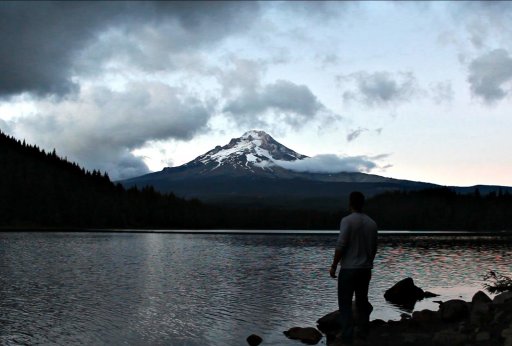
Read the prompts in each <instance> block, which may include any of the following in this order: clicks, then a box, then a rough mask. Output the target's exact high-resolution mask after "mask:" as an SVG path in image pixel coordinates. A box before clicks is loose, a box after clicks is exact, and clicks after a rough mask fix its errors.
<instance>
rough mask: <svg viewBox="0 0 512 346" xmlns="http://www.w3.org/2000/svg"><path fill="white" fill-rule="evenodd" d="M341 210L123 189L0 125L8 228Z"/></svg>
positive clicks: (329, 218) (282, 220)
mask: <svg viewBox="0 0 512 346" xmlns="http://www.w3.org/2000/svg"><path fill="white" fill-rule="evenodd" d="M337 219H338V216H337V215H335V214H333V213H325V212H319V211H314V210H280V209H251V208H222V207H219V206H209V205H205V204H203V203H201V202H199V201H198V200H185V199H182V198H178V197H176V196H174V195H173V194H160V193H158V192H156V191H155V190H154V189H153V188H152V187H146V188H143V189H141V190H139V189H136V188H130V189H128V190H127V189H125V188H124V187H123V186H122V185H121V184H114V183H112V182H111V181H110V179H109V177H108V175H107V174H106V173H104V174H102V173H101V172H99V171H96V170H94V171H92V172H90V171H86V170H84V169H83V168H81V167H80V166H79V165H77V164H75V163H70V162H68V161H67V160H65V159H62V158H60V157H59V156H58V155H57V154H56V152H55V151H53V152H51V153H49V152H45V151H44V150H41V149H39V148H38V147H36V146H33V145H28V144H26V143H25V142H24V141H23V142H21V141H19V140H16V139H15V138H13V137H10V136H7V135H5V134H3V133H1V132H0V227H3V228H39V227H58V228H168V229H200V228H230V229H236V228H242V229H244V228H245V229H249V228H253V229H258V228H261V229H304V228H306V229H307V228H332V227H333V225H335V224H336V222H337V221H336V220H337Z"/></svg>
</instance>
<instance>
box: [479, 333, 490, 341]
mask: <svg viewBox="0 0 512 346" xmlns="http://www.w3.org/2000/svg"><path fill="white" fill-rule="evenodd" d="M490 340H491V334H489V332H487V331H481V332H479V333H478V334H477V335H476V337H475V341H476V342H488V341H490Z"/></svg>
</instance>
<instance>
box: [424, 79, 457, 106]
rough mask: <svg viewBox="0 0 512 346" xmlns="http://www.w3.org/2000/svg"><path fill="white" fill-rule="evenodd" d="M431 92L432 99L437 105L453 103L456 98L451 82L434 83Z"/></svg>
mask: <svg viewBox="0 0 512 346" xmlns="http://www.w3.org/2000/svg"><path fill="white" fill-rule="evenodd" d="M430 91H431V93H432V99H433V100H434V102H435V103H437V104H440V103H443V102H451V101H452V100H453V97H454V92H453V88H452V83H451V82H450V81H442V82H437V83H432V84H431V85H430Z"/></svg>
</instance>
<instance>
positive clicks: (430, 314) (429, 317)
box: [412, 310, 439, 323]
mask: <svg viewBox="0 0 512 346" xmlns="http://www.w3.org/2000/svg"><path fill="white" fill-rule="evenodd" d="M412 319H413V321H416V322H420V323H425V322H434V321H438V320H439V314H438V313H437V312H436V311H431V310H421V311H414V312H413V313H412Z"/></svg>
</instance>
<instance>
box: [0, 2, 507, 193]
mask: <svg viewBox="0 0 512 346" xmlns="http://www.w3.org/2000/svg"><path fill="white" fill-rule="evenodd" d="M510 22H512V3H509V2H473V1H471V2H381V1H376V2H332V1H328V2H318V1H316V2H234V1H230V2H70V1H66V2H32V3H30V2H1V3H0V43H1V44H2V50H1V51H0V75H1V76H2V80H1V82H0V129H1V131H2V132H4V133H7V134H9V135H13V136H15V137H16V138H19V139H25V140H26V141H27V142H29V143H32V144H36V145H38V146H39V147H41V148H44V149H45V150H53V149H54V148H55V149H56V151H57V153H58V154H59V155H60V156H62V157H66V158H68V159H69V160H70V161H74V162H77V163H79V164H80V165H82V166H84V167H86V168H87V169H91V170H92V169H99V170H101V171H106V172H108V173H109V175H110V177H111V178H112V179H114V180H116V179H124V178H129V177H133V176H138V175H142V174H145V173H148V172H151V171H157V170H161V169H163V168H164V167H168V166H178V165H181V164H184V163H186V162H188V161H190V160H193V159H194V158H195V157H197V156H199V155H201V154H203V153H205V152H206V151H208V150H210V149H212V148H214V147H215V146H216V145H225V144H227V143H228V142H229V140H230V139H231V138H235V137H240V136H241V135H242V134H243V133H244V132H246V131H248V130H252V129H258V130H264V131H266V132H268V133H269V134H270V135H272V136H273V137H274V138H275V139H276V140H277V141H279V142H281V143H282V144H284V145H286V146H287V147H289V148H291V149H293V150H295V151H297V152H299V153H301V154H304V155H308V156H311V157H312V159H311V160H310V162H312V163H313V164H312V165H314V164H315V163H318V164H319V165H322V167H323V168H322V169H323V170H324V171H325V170H327V171H328V170H329V169H331V168H329V167H331V165H332V171H336V170H339V169H341V168H343V167H350V169H352V170H360V171H364V172H369V173H373V174H378V175H383V176H387V177H394V178H401V179H409V180H418V181H425V182H432V183H438V184H442V185H458V186H468V185H475V184H493V185H507V186H512V155H510V150H511V149H512V135H511V133H510V131H511V130H512V114H511V109H512V107H511V106H512V96H511V95H512V27H511V26H510V25H509V23H510ZM302 169H304V168H302Z"/></svg>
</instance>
